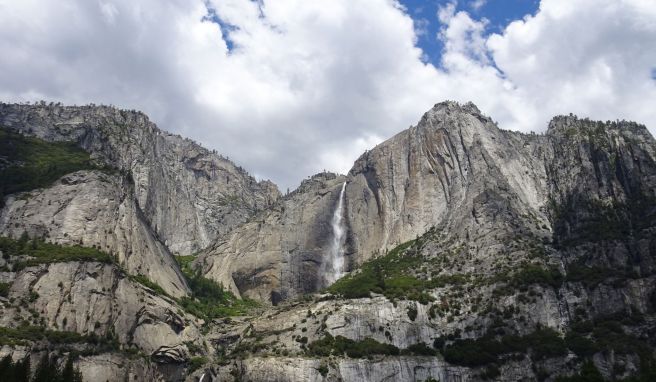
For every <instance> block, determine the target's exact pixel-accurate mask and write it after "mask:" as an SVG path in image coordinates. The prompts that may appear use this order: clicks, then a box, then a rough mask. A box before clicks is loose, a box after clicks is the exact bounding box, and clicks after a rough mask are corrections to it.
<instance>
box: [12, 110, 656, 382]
mask: <svg viewBox="0 0 656 382" xmlns="http://www.w3.org/2000/svg"><path fill="white" fill-rule="evenodd" d="M0 122H1V124H2V127H3V129H5V130H7V131H11V132H14V133H19V134H22V135H25V136H29V137H36V138H39V139H41V140H43V141H45V142H62V141H72V142H74V144H75V145H76V146H77V147H79V148H81V149H83V150H84V151H85V152H87V153H89V156H90V162H89V165H88V166H87V167H85V168H79V169H76V171H72V172H70V173H65V174H63V175H62V176H59V177H57V179H56V180H54V181H53V182H52V183H50V184H48V185H47V186H43V187H39V188H35V189H31V190H29V191H24V192H18V193H16V192H14V193H9V194H8V195H5V196H4V203H3V204H4V207H3V209H2V212H1V214H0V236H5V237H6V238H5V239H4V240H7V243H8V244H6V246H5V247H3V248H10V249H11V251H13V252H16V255H12V256H6V257H7V258H6V259H4V260H2V261H3V263H2V264H0V265H2V266H3V271H2V272H0V277H1V279H0V282H2V283H4V284H5V285H6V287H5V290H6V292H4V294H0V302H2V304H3V305H2V309H3V318H2V321H1V325H2V326H3V328H9V329H6V330H7V332H6V333H5V337H8V338H9V339H11V341H9V340H6V339H5V340H3V342H0V344H2V345H3V347H2V353H0V355H3V354H11V355H12V357H13V358H14V359H15V360H17V359H20V358H21V357H23V356H24V355H25V354H29V355H31V356H32V357H33V358H34V359H35V360H36V359H38V358H36V357H38V355H39V354H40V352H43V351H44V349H46V348H48V344H50V345H52V344H53V343H54V344H55V350H56V352H59V353H58V354H69V353H70V352H71V351H72V349H71V348H75V350H76V351H78V352H82V354H83V356H81V357H79V358H78V360H77V361H76V365H78V366H79V367H80V370H81V371H82V374H83V376H84V377H85V378H87V379H89V380H94V378H97V377H99V376H103V377H104V376H107V377H106V378H107V379H109V380H117V379H121V378H123V377H125V376H127V377H129V378H131V379H137V380H153V379H162V380H184V379H186V380H189V381H194V380H201V379H202V380H203V381H207V380H210V379H211V380H248V381H270V380H276V381H305V380H310V381H324V380H325V381H333V380H334V381H337V380H343V381H360V380H368V381H383V380H399V381H414V380H418V381H429V380H439V381H443V382H444V381H478V380H500V381H516V380H541V381H554V380H556V378H558V377H560V378H570V379H569V380H572V381H575V380H583V379H577V378H588V379H586V380H600V379H599V378H602V379H606V380H621V379H627V378H634V379H633V380H644V381H648V380H652V379H653V378H654V377H655V374H654V373H655V371H654V370H655V369H656V360H655V359H654V349H655V348H656V343H654V338H656V327H655V326H654V324H655V322H656V321H655V319H656V317H655V313H656V273H655V263H654V260H655V258H656V141H655V140H654V138H653V137H652V136H651V135H650V134H649V132H648V131H647V129H646V128H645V127H644V126H642V125H639V124H636V123H633V122H625V121H615V122H610V121H608V122H598V121H590V120H588V119H580V118H577V117H575V116H571V115H570V116H559V117H555V118H554V119H553V120H552V121H551V122H550V124H549V126H548V129H547V131H546V132H545V133H544V134H522V133H517V132H510V131H504V130H502V129H500V128H499V127H498V126H497V125H496V123H494V122H493V121H492V120H491V119H490V118H489V117H486V116H485V115H483V114H482V113H481V112H480V111H479V110H478V109H477V108H476V106H474V105H473V104H464V105H462V104H458V103H455V102H443V103H440V104H437V105H435V107H434V108H432V109H431V110H430V111H428V112H427V113H426V114H424V116H423V117H422V118H421V119H420V121H419V122H418V123H417V125H416V126H413V127H411V128H410V129H408V130H405V131H403V132H401V133H399V134H397V135H396V136H394V137H392V138H390V139H389V140H387V141H385V142H383V143H381V144H379V145H378V146H376V147H374V148H372V149H371V150H370V151H367V152H366V153H364V154H363V155H362V156H361V157H360V158H359V159H358V160H357V161H356V162H355V163H354V165H353V168H352V169H351V171H350V172H349V173H348V174H346V175H336V174H330V173H322V174H317V175H315V176H312V177H310V178H308V179H307V180H305V181H303V183H302V184H301V186H300V187H299V188H298V189H297V190H295V191H293V192H291V193H289V194H288V195H285V196H280V195H279V193H278V191H277V189H276V187H275V186H274V185H272V184H271V183H268V182H259V183H258V182H255V181H254V180H253V179H252V178H251V177H249V176H248V175H247V174H246V173H245V172H243V171H242V170H240V169H239V168H238V167H236V166H235V165H233V164H232V163H230V162H229V161H227V160H225V159H223V158H222V157H220V156H218V155H215V154H212V153H210V152H208V151H207V150H204V149H202V148H200V147H199V146H197V145H195V144H194V143H193V142H190V141H188V140H184V139H182V138H179V137H175V136H172V135H169V134H167V133H164V132H161V131H160V130H158V129H157V128H156V127H155V126H154V125H152V123H150V122H148V121H147V118H146V117H145V116H144V115H143V114H141V113H135V112H126V111H119V110H116V109H113V108H107V107H80V108H73V107H60V106H46V105H36V106H34V105H33V106H29V105H1V106H0ZM0 164H2V166H1V167H0V170H2V169H3V168H8V167H11V166H16V164H12V163H10V162H9V161H8V160H4V161H2V162H0ZM18 165H19V166H20V165H21V164H20V163H19V164H18ZM344 183H346V185H345V186H344ZM343 187H344V188H343ZM342 188H343V189H344V193H343V194H341V191H342ZM5 194H6V192H5ZM340 202H341V203H340ZM339 205H342V212H343V218H342V219H341V220H340V222H339V224H341V225H342V226H343V227H342V228H343V231H344V232H345V239H344V241H343V245H342V247H341V249H340V250H341V255H343V257H344V259H345V260H346V262H345V267H344V268H345V269H344V271H347V272H348V274H347V275H346V276H345V277H343V278H341V279H339V280H338V281H337V282H335V283H334V284H330V279H331V278H330V277H327V276H326V274H325V273H326V269H327V267H326V263H327V262H328V261H330V259H329V254H330V253H331V245H333V244H334V241H333V235H334V234H335V233H334V230H335V228H334V224H335V223H334V215H335V209H336V208H337V206H339ZM30 243H33V244H30ZM30 245H32V246H33V248H30ZM49 245H50V246H52V245H64V247H62V248H73V247H69V246H70V245H77V246H78V247H79V248H80V249H77V250H76V251H83V249H84V250H85V251H86V250H87V249H88V248H89V247H92V249H89V251H92V252H88V253H87V252H84V254H85V256H86V257H83V258H80V257H79V256H81V255H79V254H78V253H77V252H75V255H76V256H78V257H68V258H66V259H67V260H69V261H61V260H60V261H54V260H52V259H50V258H48V261H43V260H39V259H42V258H41V257H39V256H44V255H43V252H44V251H45V249H49V251H53V248H52V247H48V246H49ZM78 247H75V248H78ZM15 248H18V249H15ZM21 248H22V249H21ZM42 248H43V249H44V251H41V249H42ZM85 248H87V249H85ZM7 251H8V250H7ZM21 251H22V252H21ZM45 252H47V251H45ZM195 252H198V255H197V256H194V257H191V256H188V255H189V254H191V253H195ZM173 254H176V255H180V256H178V258H177V259H178V261H177V262H176V261H175V258H174V256H173ZM4 255H5V254H4V253H3V256H4ZM103 256H105V257H103ZM37 260H39V261H37ZM179 264H181V266H179ZM183 271H184V272H183ZM211 280H214V281H215V282H216V283H220V284H221V285H222V286H223V287H224V288H225V289H226V292H220V294H223V293H226V295H230V293H232V294H234V295H235V296H239V297H242V298H245V299H250V300H245V301H251V302H252V300H256V301H259V306H257V304H256V303H254V302H252V306H254V308H252V309H251V310H250V311H248V310H238V311H236V310H234V309H233V308H230V309H233V310H230V309H228V308H229V307H228V306H226V308H225V309H223V310H221V309H222V308H221V304H223V303H226V304H227V303H228V302H229V301H233V302H232V303H236V302H234V301H236V300H231V299H229V298H228V299H224V300H221V302H214V303H212V304H209V305H211V306H209V307H208V304H205V305H202V303H203V301H205V302H207V301H209V300H207V299H208V298H209V297H208V295H207V293H205V294H203V293H204V292H203V291H204V290H205V291H206V290H208V288H209V290H212V291H214V292H216V291H218V290H220V289H212V288H220V287H218V286H216V287H211V288H210V287H209V286H210V285H216V284H213V283H212V281H211ZM0 292H2V290H1V289H0ZM214 292H213V293H214ZM229 292H230V293H229ZM210 297H211V296H210ZM212 301H214V300H212ZM217 301H218V300H217ZM249 304H250V302H249ZM217 306H218V308H221V309H219V312H218V313H217V312H215V311H214V310H213V309H214V308H217ZM218 308H217V309H218ZM21 322H22V324H21ZM27 324H29V325H32V326H37V327H41V328H46V329H45V330H46V331H45V332H41V337H39V340H38V341H32V340H26V339H25V338H24V337H20V336H19V335H18V334H16V333H17V332H15V331H20V330H25V329H24V328H25V325H27ZM58 332H64V333H76V334H77V335H78V336H80V337H75V338H74V340H75V341H73V340H71V341H69V342H70V343H69V342H66V343H62V341H59V342H57V341H56V340H54V339H53V338H55V337H56V336H55V335H53V334H52V333H58ZM7 333H8V334H7ZM12 333H13V334H12ZM21 333H22V332H21ZM12 336H13V337H12ZM93 338H102V340H101V341H99V340H97V339H96V340H95V341H96V343H95V344H94V343H93V341H92V340H91V339H93ZM108 344H109V345H108ZM110 345H111V346H110ZM134 354H139V355H142V356H143V357H138V356H137V357H135V356H134ZM590 378H597V379H590Z"/></svg>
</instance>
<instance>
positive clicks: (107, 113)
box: [0, 104, 279, 255]
mask: <svg viewBox="0 0 656 382" xmlns="http://www.w3.org/2000/svg"><path fill="white" fill-rule="evenodd" d="M0 125H2V126H4V127H7V128H10V129H13V130H15V131H18V132H21V133H23V134H28V135H33V136H36V137H38V138H41V139H44V140H47V141H74V142H77V143H78V144H79V145H80V146H81V147H82V148H84V149H85V150H87V151H88V152H90V153H91V154H92V157H94V158H97V159H98V160H99V161H101V162H102V163H104V164H107V165H109V166H112V167H115V168H117V169H119V170H120V171H121V172H122V173H124V174H126V176H127V178H128V179H129V180H131V181H132V182H133V183H134V187H133V188H132V190H131V192H132V195H131V197H133V198H134V200H135V201H136V203H137V206H138V208H139V209H140V210H141V211H142V213H143V216H144V218H145V220H146V221H147V222H148V224H149V225H150V226H151V228H152V230H153V231H154V232H155V234H156V236H157V237H158V238H159V239H160V241H161V242H162V243H163V244H164V245H165V246H166V247H168V248H169V250H170V251H171V252H172V253H174V254H182V255H188V254H191V253H193V252H196V251H198V250H200V249H202V248H205V247H206V246H208V245H209V244H210V243H212V242H213V241H214V239H215V238H216V236H217V235H219V234H221V233H225V232H227V231H230V230H231V229H232V228H233V227H235V226H236V225H238V224H240V223H243V222H244V221H245V220H246V219H247V218H249V217H250V216H251V215H252V214H253V213H254V212H255V211H257V210H259V209H262V208H264V207H266V206H268V205H270V204H272V203H273V202H274V201H275V200H276V199H277V198H278V196H279V192H278V190H277V188H276V187H275V185H273V184H272V183H271V182H268V181H264V182H259V183H258V182H256V181H255V179H254V178H253V177H251V176H249V175H248V174H247V173H246V172H245V171H244V170H242V169H241V168H239V167H237V166H235V165H234V164H233V163H232V162H230V161H229V160H227V159H225V158H223V157H221V156H219V155H217V154H214V153H212V152H210V151H208V150H206V149H204V148H202V147H200V146H199V145H197V144H196V143H194V142H192V141H191V140H189V139H183V138H181V137H179V136H174V135H171V134H168V133H166V132H163V131H161V130H159V129H158V128H157V127H156V126H155V124H153V123H152V122H150V121H149V120H148V117H146V115H144V114H143V113H140V112H134V111H124V110H118V109H115V108H112V107H104V106H82V107H61V106H56V105H55V106H45V105H11V104H0Z"/></svg>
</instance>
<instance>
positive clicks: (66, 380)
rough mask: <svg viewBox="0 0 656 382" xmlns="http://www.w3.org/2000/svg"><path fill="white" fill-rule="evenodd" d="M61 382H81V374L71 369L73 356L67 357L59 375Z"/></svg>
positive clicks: (77, 370) (75, 369)
mask: <svg viewBox="0 0 656 382" xmlns="http://www.w3.org/2000/svg"><path fill="white" fill-rule="evenodd" d="M61 381H62V382H82V373H80V369H78V368H77V367H75V368H74V367H73V356H71V355H69V356H68V359H67V360H66V364H65V365H64V369H63V370H62V373H61Z"/></svg>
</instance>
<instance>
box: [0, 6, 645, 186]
mask: <svg viewBox="0 0 656 382" xmlns="http://www.w3.org/2000/svg"><path fill="white" fill-rule="evenodd" d="M0 51H2V52H3V54H2V55H0V101H4V102H28V101H29V102H34V101H38V100H46V101H54V102H62V103H65V104H77V105H81V104H88V103H95V104H111V105H115V106H117V107H121V108H126V109H138V110H142V111H144V112H145V113H147V114H148V115H149V116H150V118H151V120H153V121H154V122H155V123H157V124H158V126H159V127H160V128H162V129H164V130H167V131H170V132H172V133H177V134H181V135H183V136H187V137H190V138H192V139H194V140H196V141H198V142H200V143H201V144H202V145H204V146H205V147H208V148H210V149H216V150H217V151H219V152H220V153H222V154H224V155H225V156H228V157H229V158H230V159H231V160H233V161H234V162H235V163H237V164H238V165H241V166H242V167H244V168H245V169H247V170H248V171H249V172H250V173H251V174H253V175H254V176H256V178H258V179H271V180H273V181H274V182H276V183H277V184H278V185H279V187H280V189H281V190H285V189H286V188H292V189H293V188H295V187H296V186H297V185H298V184H299V183H300V181H301V180H302V179H304V178H305V177H307V176H310V175H312V174H314V173H317V172H320V171H323V170H329V171H335V172H340V173H346V172H347V171H348V170H349V169H350V167H351V165H352V164H353V161H354V160H355V159H357V157H358V156H359V155H360V154H361V153H362V152H364V150H366V149H370V148H372V147H373V146H375V145H376V144H378V143H380V142H382V141H383V140H385V139H387V138H389V137H391V136H393V135H394V134H396V133H398V132H400V131H402V130H404V129H406V128H408V127H409V126H411V125H414V124H416V122H417V121H418V120H419V119H420V118H421V115H422V114H423V113H424V112H426V111H427V110H428V109H430V108H431V107H432V106H433V105H434V104H435V103H438V102H441V101H443V100H455V101H459V102H467V101H472V102H474V103H475V104H476V105H477V106H478V107H479V109H481V111H482V112H483V113H485V114H487V115H489V116H490V117H492V118H493V119H494V120H495V121H496V122H497V123H498V124H499V126H500V127H501V128H504V129H510V130H518V131H525V132H526V131H535V132H543V131H545V130H546V128H547V124H548V122H549V120H550V119H551V118H552V117H553V116H554V115H558V114H569V113H574V114H577V115H579V116H581V117H590V118H593V119H599V120H615V119H629V120H635V121H638V122H640V123H643V124H645V125H646V126H647V127H648V128H649V129H650V130H651V131H652V133H654V132H655V131H656V107H655V106H654V105H655V104H656V102H655V100H656V1H653V0H539V1H538V0H487V1H486V0H460V1H454V0H432V1H419V0H403V1H400V2H399V1H395V0H357V1H353V0H317V1H306V0H259V1H254V0H62V1H56V2H55V1H48V0H21V1H15V0H0Z"/></svg>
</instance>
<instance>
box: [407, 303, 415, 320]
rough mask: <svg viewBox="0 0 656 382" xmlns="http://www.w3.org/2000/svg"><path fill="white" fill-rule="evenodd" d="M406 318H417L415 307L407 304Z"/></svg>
mask: <svg viewBox="0 0 656 382" xmlns="http://www.w3.org/2000/svg"><path fill="white" fill-rule="evenodd" d="M407 313H408V318H409V319H410V321H414V320H415V319H416V318H417V308H416V307H414V306H409V307H408V309H407Z"/></svg>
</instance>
